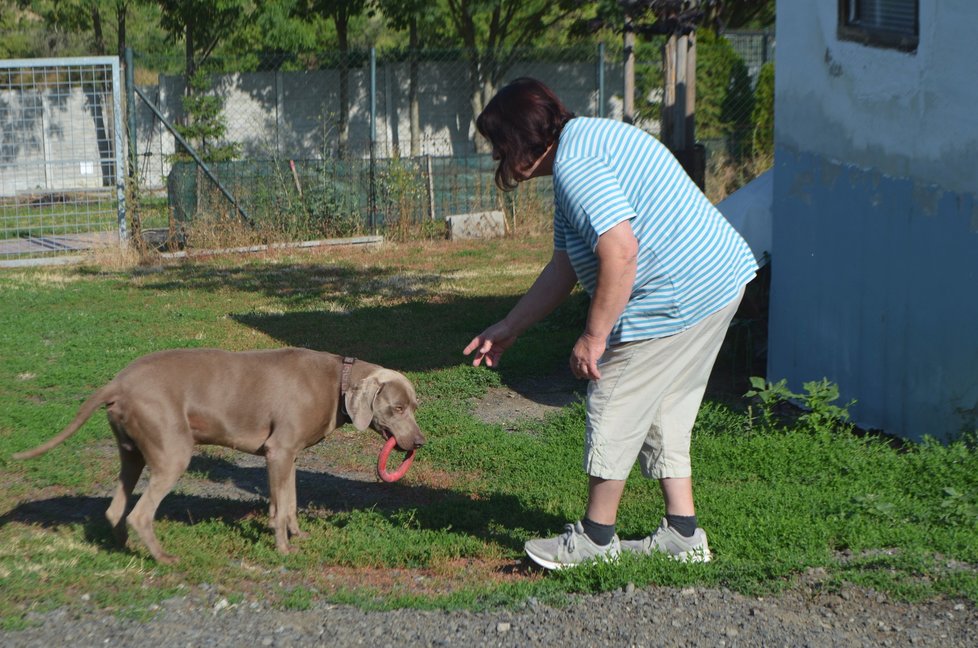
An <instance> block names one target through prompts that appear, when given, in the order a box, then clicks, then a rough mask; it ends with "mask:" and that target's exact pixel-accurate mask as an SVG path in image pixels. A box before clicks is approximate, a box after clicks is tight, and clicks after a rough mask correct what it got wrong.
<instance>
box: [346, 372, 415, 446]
mask: <svg viewBox="0 0 978 648" xmlns="http://www.w3.org/2000/svg"><path fill="white" fill-rule="evenodd" d="M345 404H346V411H347V413H348V414H349V415H350V419H351V420H352V421H353V425H354V427H356V428H357V429H358V430H366V429H367V428H368V427H371V428H373V429H374V430H376V431H377V432H379V433H381V434H382V435H384V436H385V437H386V436H393V437H394V438H395V439H397V446H398V447H399V448H400V449H401V450H414V449H415V448H420V447H421V446H422V445H423V444H424V442H425V438H424V435H423V434H421V428H419V427H418V423H417V422H416V421H415V420H414V412H415V411H416V410H417V409H418V397H417V395H416V394H415V392H414V385H412V384H411V381H410V380H408V379H407V378H405V377H404V376H403V375H401V374H400V373H398V372H396V371H392V370H390V369H378V370H377V371H374V372H373V373H371V374H370V375H368V376H367V377H366V378H364V379H363V380H360V381H359V382H358V383H356V384H355V385H353V386H352V387H351V388H350V389H348V390H347V392H346V396H345Z"/></svg>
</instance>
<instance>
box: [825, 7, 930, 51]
mask: <svg viewBox="0 0 978 648" xmlns="http://www.w3.org/2000/svg"><path fill="white" fill-rule="evenodd" d="M866 1H869V0H839V26H838V38H839V40H844V41H854V42H857V43H861V44H863V45H866V46H869V47H881V48H886V49H895V50H899V51H901V52H909V53H915V52H916V51H917V45H918V44H919V43H920V0H914V12H915V14H916V22H915V23H914V33H912V34H909V33H905V32H900V31H893V30H889V29H879V28H877V27H868V26H866V25H860V24H858V23H853V22H850V21H849V11H850V9H851V8H852V7H853V6H854V5H856V4H857V3H859V2H866Z"/></svg>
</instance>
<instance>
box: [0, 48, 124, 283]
mask: <svg viewBox="0 0 978 648" xmlns="http://www.w3.org/2000/svg"><path fill="white" fill-rule="evenodd" d="M120 88H121V86H120V76H119V59H118V58H117V57H113V56H99V57H88V58H58V59H25V60H9V61H0V265H30V264H41V263H52V262H57V261H59V260H60V259H62V258H63V257H65V256H66V255H69V254H71V253H73V252H75V253H77V252H79V251H81V250H85V249H90V248H92V247H96V246H100V245H119V244H120V243H122V242H125V241H126V204H125V166H124V165H125V159H126V152H125V138H124V137H123V130H122V104H121V91H120Z"/></svg>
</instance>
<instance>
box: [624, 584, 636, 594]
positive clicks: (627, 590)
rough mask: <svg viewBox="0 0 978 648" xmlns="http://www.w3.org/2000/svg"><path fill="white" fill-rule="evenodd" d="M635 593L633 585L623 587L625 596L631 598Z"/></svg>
mask: <svg viewBox="0 0 978 648" xmlns="http://www.w3.org/2000/svg"><path fill="white" fill-rule="evenodd" d="M634 593H635V583H628V584H627V585H625V594H627V595H629V596H631V595H632V594H634Z"/></svg>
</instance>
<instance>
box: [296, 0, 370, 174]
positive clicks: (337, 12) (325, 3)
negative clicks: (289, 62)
mask: <svg viewBox="0 0 978 648" xmlns="http://www.w3.org/2000/svg"><path fill="white" fill-rule="evenodd" d="M367 3H368V0H302V1H301V2H300V3H299V5H298V6H297V10H298V12H299V14H300V15H303V16H306V17H309V16H310V15H311V14H320V15H322V16H326V17H328V18H329V19H330V20H332V21H333V25H334V26H335V27H336V40H337V45H338V49H339V57H340V61H339V64H340V65H339V69H340V114H339V119H338V124H337V126H338V130H339V155H340V156H341V157H342V156H343V155H345V153H346V148H347V144H348V142H349V139H350V23H351V21H352V20H353V19H354V18H356V17H357V16H360V15H361V14H363V13H364V11H365V10H366V9H367Z"/></svg>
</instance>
